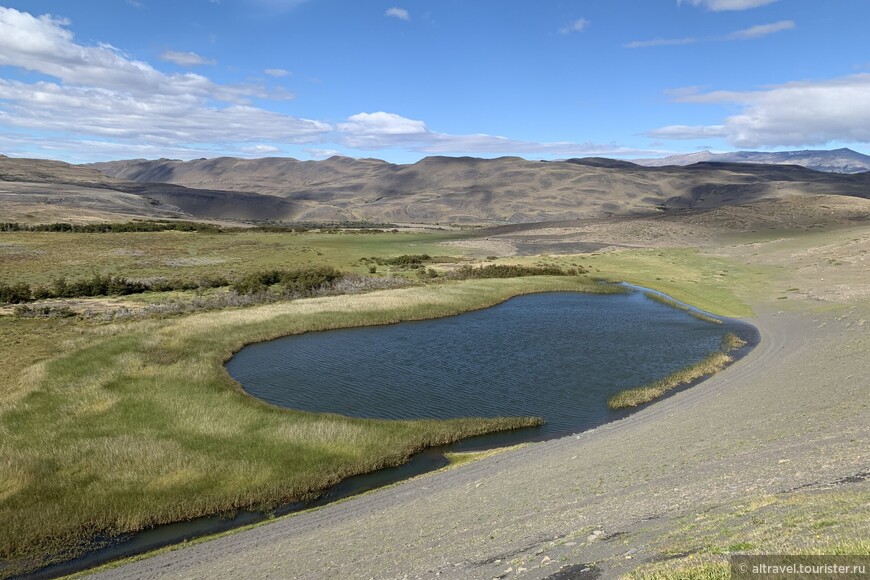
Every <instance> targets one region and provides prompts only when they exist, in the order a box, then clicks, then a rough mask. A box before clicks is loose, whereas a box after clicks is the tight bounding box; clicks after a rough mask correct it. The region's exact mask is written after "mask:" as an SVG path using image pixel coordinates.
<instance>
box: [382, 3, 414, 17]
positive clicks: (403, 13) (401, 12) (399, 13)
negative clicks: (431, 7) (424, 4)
mask: <svg viewBox="0 0 870 580" xmlns="http://www.w3.org/2000/svg"><path fill="white" fill-rule="evenodd" d="M384 16H390V17H392V18H398V19H399V20H411V15H410V14H408V11H407V10H405V9H404V8H397V7H395V6H393V7H392V8H387V11H386V12H384Z"/></svg>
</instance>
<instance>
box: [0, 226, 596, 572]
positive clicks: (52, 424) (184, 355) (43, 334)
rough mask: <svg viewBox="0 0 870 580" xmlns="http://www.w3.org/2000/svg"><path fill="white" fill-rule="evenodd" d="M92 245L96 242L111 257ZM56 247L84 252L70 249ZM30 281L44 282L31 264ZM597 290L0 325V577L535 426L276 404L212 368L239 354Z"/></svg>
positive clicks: (394, 295)
mask: <svg viewBox="0 0 870 580" xmlns="http://www.w3.org/2000/svg"><path fill="white" fill-rule="evenodd" d="M56 235H57V236H61V234H56ZM161 236H162V234H160V235H158V238H159V243H165V238H162V237H161ZM108 237H109V236H107V238H108ZM263 237H265V238H266V239H268V240H269V241H268V242H263V241H262V240H256V239H255V240H252V241H254V244H252V245H256V246H257V247H258V248H259V250H258V251H264V245H265V246H268V244H269V243H275V244H278V243H279V242H278V238H277V237H272V236H270V235H267V234H260V238H263ZM291 238H292V237H291ZM337 239H338V238H335V237H326V236H324V237H322V238H315V237H309V238H308V241H306V242H305V244H310V245H306V247H311V246H316V247H319V248H322V250H321V254H323V255H322V256H321V257H322V258H324V260H326V259H327V257H328V256H327V254H328V252H329V250H328V248H332V249H333V250H332V251H334V252H335V253H336V254H339V253H340V254H341V256H342V259H345V260H350V259H352V257H353V255H354V254H353V252H350V254H351V257H348V256H347V254H346V253H344V252H340V250H339V245H338V244H337V243H336V242H334V240H337ZM105 240H106V238H97V242H98V243H100V244H103V243H105V244H106V245H105V246H104V247H105V248H112V247H113V245H112V243H110V242H106V241H105ZM346 240H347V239H345V240H344V242H345V243H347V241H346ZM357 240H361V241H364V242H370V243H367V244H366V243H363V244H360V246H356V245H355V244H354V248H355V249H354V252H357V253H358V255H372V254H377V253H378V252H383V251H384V246H383V243H384V240H380V241H377V240H376V241H372V239H371V237H369V236H359V237H354V238H353V241H354V242H356V241H357ZM4 241H8V239H7V238H4ZM89 241H90V240H89ZM176 241H177V240H176ZM317 241H319V242H321V243H320V244H319V245H318V244H317V243H315V242H317ZM115 242H117V240H115ZM43 243H48V242H45V241H44V242H43ZM51 243H53V244H57V245H58V246H62V247H66V246H67V244H60V243H59V242H57V241H54V240H52V241H51ZM412 243H413V242H412ZM69 245H70V246H75V244H69ZM235 245H238V240H236V244H235ZM231 246H232V244H231V243H230V244H229V245H228V246H227V247H228V248H229V247H231ZM114 247H117V246H114ZM242 247H243V248H244V247H245V246H242ZM174 249H175V250H178V248H174ZM59 251H60V250H59ZM230 251H231V250H230ZM66 252H67V254H66V256H72V255H75V254H78V255H80V256H81V259H85V257H86V255H87V249H86V247H83V245H79V246H78V247H77V248H68V249H67V250H66ZM60 253H61V254H63V251H60ZM315 254H316V251H315ZM105 255H111V249H109V254H104V256H105ZM236 256H238V254H236ZM55 259H57V258H55ZM99 259H100V258H99V257H97V260H96V263H100V262H99ZM265 259H268V258H261V261H260V263H259V264H258V267H259V266H261V265H262V261H263V260H265ZM70 260H71V258H69V257H63V258H60V259H57V261H56V262H52V260H48V261H49V263H54V264H55V267H57V268H59V269H64V268H71V267H73V266H72V265H71V264H70ZM339 263H340V262H339ZM345 264H347V262H345ZM36 269H37V270H39V268H36ZM22 271H24V270H22ZM124 273H127V272H124ZM31 274H32V275H41V276H43V277H51V276H54V275H55V272H54V271H52V270H51V268H49V267H48V266H47V265H45V264H43V265H42V267H41V272H39V273H38V274H34V273H32V272H31ZM596 286H597V285H596V284H593V283H591V282H590V281H589V280H588V279H585V278H582V277H579V276H571V277H562V278H549V277H538V278H523V279H513V280H474V281H464V282H454V283H450V284H446V285H437V286H423V287H414V288H408V289H403V290H393V291H382V292H373V293H369V294H363V295H357V296H334V297H324V298H315V299H308V300H298V301H293V302H281V303H275V304H269V305H264V306H258V307H252V308H245V309H232V310H223V311H218V312H209V313H201V314H196V315H187V316H177V317H170V318H150V319H145V320H138V321H131V322H126V323H117V322H116V323H112V324H100V323H96V322H93V321H84V320H76V319H72V320H20V319H15V318H12V317H0V336H2V338H3V343H4V345H6V344H8V345H9V347H8V348H4V349H3V350H2V355H0V356H2V362H3V363H4V364H3V365H2V369H0V378H2V380H3V383H2V384H3V388H2V391H0V408H2V412H0V433H2V434H3V437H2V442H0V466H2V469H0V520H2V521H4V522H5V523H6V525H5V526H3V528H2V530H0V560H5V561H7V562H11V563H12V564H9V565H10V566H12V567H10V568H6V569H5V570H3V569H0V571H2V572H3V573H6V574H8V573H10V572H16V571H22V570H24V569H26V568H28V567H32V566H33V565H36V564H38V563H44V561H42V560H40V559H44V558H46V557H48V558H49V559H51V557H56V558H66V557H68V556H69V555H71V554H73V553H75V552H76V551H77V550H79V549H82V548H84V547H86V546H87V543H88V541H89V540H90V539H91V538H93V537H94V536H97V535H107V536H111V535H115V534H119V533H123V532H129V531H135V530H138V529H142V528H144V527H148V526H152V525H155V524H159V523H164V522H170V521H178V520H184V519H188V518H191V517H196V516H199V515H204V514H211V513H218V512H223V511H228V510H234V509H237V508H243V507H259V508H266V509H268V508H269V507H270V506H275V505H277V504H280V503H284V502H288V501H293V500H297V499H300V498H305V497H307V496H310V495H312V494H316V493H317V492H318V491H319V490H321V489H323V488H325V487H327V486H329V485H331V484H334V483H336V482H337V481H338V480H339V479H341V478H344V477H347V476H350V475H353V474H356V473H362V472H366V471H371V470H374V469H377V468H380V467H383V466H386V465H391V464H397V463H399V462H402V461H404V460H406V459H407V458H408V456H409V455H411V454H412V453H414V452H416V451H418V450H420V449H421V448H423V447H426V446H430V445H437V444H443V443H447V442H451V441H455V440H457V439H459V438H461V437H467V436H471V435H475V434H480V433H484V432H489V431H493V430H500V429H506V428H516V427H522V426H530V425H534V424H537V419H535V418H512V419H507V418H505V419H473V418H471V419H457V420H451V421H367V420H355V419H348V418H344V417H339V416H333V415H312V414H308V413H301V412H293V411H287V410H281V409H277V408H273V407H271V406H269V405H266V404H263V403H260V402H258V401H256V400H254V399H253V398H251V397H249V396H247V395H245V394H244V393H242V392H241V391H240V390H239V389H238V388H237V386H236V385H235V384H234V382H233V381H232V380H231V379H230V378H229V377H228V375H227V374H226V372H225V371H224V369H223V366H222V363H223V362H224V361H225V360H226V359H227V358H228V357H229V356H230V355H231V353H232V352H234V351H236V350H238V349H239V348H240V347H241V346H243V345H244V344H247V343H250V342H256V341H260V340H266V339H269V338H274V337H277V336H281V335H286V334H293V333H299V332H305V331H310V330H321V329H327V328H336V327H347V326H363V325H372V324H384V323H390V322H396V321H399V320H407V319H422V318H433V317H439V316H446V315H450V314H455V313H458V312H461V311H465V310H469V309H474V308H481V307H485V306H489V305H492V304H494V303H497V302H499V301H502V300H505V299H506V298H508V297H510V296H512V295H516V294H522V293H525V292H539V291H548V290H592V291H594V290H595V289H596Z"/></svg>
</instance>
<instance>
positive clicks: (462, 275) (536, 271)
mask: <svg viewBox="0 0 870 580" xmlns="http://www.w3.org/2000/svg"><path fill="white" fill-rule="evenodd" d="M586 273H587V272H586V270H584V269H582V268H580V269H577V268H568V269H562V268H560V267H558V266H519V265H514V264H490V265H487V266H480V267H478V268H475V267H473V266H461V267H459V268H457V269H456V270H454V271H452V272H450V274H449V275H448V278H452V279H454V280H469V279H474V278H479V279H482V278H520V277H523V276H576V275H578V274H586Z"/></svg>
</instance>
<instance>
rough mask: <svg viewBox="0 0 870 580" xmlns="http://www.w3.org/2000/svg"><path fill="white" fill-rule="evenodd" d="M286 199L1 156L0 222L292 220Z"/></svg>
mask: <svg viewBox="0 0 870 580" xmlns="http://www.w3.org/2000/svg"><path fill="white" fill-rule="evenodd" d="M296 213H298V212H297V210H296V207H295V205H294V203H293V202H292V201H290V200H286V199H280V198H276V197H274V196H266V195H259V194H257V193H248V192H237V191H232V192H227V191H220V190H209V189H192V188H186V187H181V186H178V185H173V184H162V183H156V184H155V183H151V184H143V183H136V182H133V181H129V180H123V179H117V178H114V177H111V176H108V175H106V174H104V173H102V172H100V171H98V170H97V169H95V168H93V167H87V166H82V165H70V164H69V163H63V162H61V161H49V160H44V159H21V158H14V157H6V156H3V155H0V221H22V222H27V221H29V222H40V223H45V222H58V221H70V222H77V223H79V222H92V221H107V220H108V221H110V220H119V219H123V220H127V219H137V218H139V219H142V218H145V219H167V218H182V219H190V218H192V217H195V218H208V219H230V220H267V219H290V218H292V217H293V215H295V214H296Z"/></svg>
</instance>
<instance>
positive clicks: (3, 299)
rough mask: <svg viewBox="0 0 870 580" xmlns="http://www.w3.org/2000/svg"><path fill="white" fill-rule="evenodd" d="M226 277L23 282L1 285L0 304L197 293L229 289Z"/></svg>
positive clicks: (109, 277)
mask: <svg viewBox="0 0 870 580" xmlns="http://www.w3.org/2000/svg"><path fill="white" fill-rule="evenodd" d="M228 285H229V281H228V280H227V279H226V278H224V277H223V276H214V277H202V278H200V279H198V280H181V279H176V280H168V279H165V278H155V279H153V280H130V279H128V278H125V277H123V276H114V275H112V274H104V275H101V274H94V275H93V276H91V277H90V278H85V279H82V280H67V279H66V278H58V279H57V280H55V281H54V282H53V283H52V284H51V285H50V286H33V287H31V286H30V285H29V284H27V283H24V282H18V283H16V284H11V285H10V284H4V283H2V282H0V304H22V303H25V302H32V301H34V300H43V299H45V298H84V297H89V296H124V295H127V294H141V293H142V292H169V291H172V290H197V289H201V288H218V287H220V286H228Z"/></svg>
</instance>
